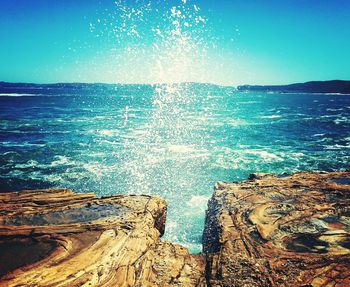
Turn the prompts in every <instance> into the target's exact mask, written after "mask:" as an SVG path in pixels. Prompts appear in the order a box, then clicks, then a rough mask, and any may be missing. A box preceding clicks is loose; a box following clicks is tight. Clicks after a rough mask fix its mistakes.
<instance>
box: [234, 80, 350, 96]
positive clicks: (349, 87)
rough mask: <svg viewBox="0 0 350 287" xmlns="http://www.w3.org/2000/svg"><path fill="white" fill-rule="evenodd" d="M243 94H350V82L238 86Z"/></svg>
mask: <svg viewBox="0 0 350 287" xmlns="http://www.w3.org/2000/svg"><path fill="white" fill-rule="evenodd" d="M237 90H238V91H242V92H279V93H339V94H350V81H341V80H334V81H314V82H306V83H298V84H291V85H280V86H274V85H272V86H255V85H253V86H251V85H244V86H238V87H237Z"/></svg>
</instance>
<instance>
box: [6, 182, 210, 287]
mask: <svg viewBox="0 0 350 287" xmlns="http://www.w3.org/2000/svg"><path fill="white" fill-rule="evenodd" d="M0 210H1V211H0V276H1V278H0V286H8V287H10V286H204V285H205V284H204V276H203V273H204V260H203V258H202V257H200V256H195V255H190V254H189V253H188V251H187V249H185V248H183V247H181V246H177V245H173V244H171V243H168V242H161V241H160V239H159V238H160V235H161V234H162V233H163V232H164V228H165V217H166V203H165V202H164V200H162V199H160V198H157V197H150V196H131V195H130V196H125V195H117V196H111V197H107V198H101V199H98V198H95V196H94V195H93V194H74V193H72V192H71V191H69V190H65V189H48V190H36V191H23V192H20V193H3V194H0Z"/></svg>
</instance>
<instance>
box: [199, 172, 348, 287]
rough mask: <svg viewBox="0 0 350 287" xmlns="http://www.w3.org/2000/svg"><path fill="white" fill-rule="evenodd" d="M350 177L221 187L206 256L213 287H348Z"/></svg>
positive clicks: (299, 176) (311, 176) (302, 176)
mask: <svg viewBox="0 0 350 287" xmlns="http://www.w3.org/2000/svg"><path fill="white" fill-rule="evenodd" d="M349 227H350V172H334V173H303V172H301V173H296V174H293V175H291V176H280V177H275V176H272V175H269V174H258V175H252V176H250V177H249V179H248V180H247V181H244V182H241V183H218V184H217V185H216V188H215V193H214V195H213V197H212V199H211V200H210V202H209V204H208V212H207V216H206V226H205V231H204V236H203V241H204V242H203V249H204V252H205V254H206V259H207V275H206V276H207V279H208V284H209V286H240V287H241V286H350V229H349Z"/></svg>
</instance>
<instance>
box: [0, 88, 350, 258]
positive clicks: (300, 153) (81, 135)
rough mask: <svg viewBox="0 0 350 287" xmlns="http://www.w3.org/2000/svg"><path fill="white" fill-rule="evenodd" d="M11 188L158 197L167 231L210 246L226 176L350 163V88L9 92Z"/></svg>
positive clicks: (3, 94)
mask: <svg viewBox="0 0 350 287" xmlns="http://www.w3.org/2000/svg"><path fill="white" fill-rule="evenodd" d="M0 162H1V163H0V190H1V192H6V191H17V190H22V189H33V188H47V187H64V188H71V189H73V190H75V191H76V192H95V193H96V194H97V195H98V196H105V195H110V194H125V193H132V194H152V195H159V196H161V197H163V198H164V199H166V200H167V202H168V205H169V209H168V217H167V228H166V234H165V239H168V240H171V241H173V242H177V243H181V244H183V245H185V246H187V247H189V248H190V250H191V251H192V252H199V251H200V250H201V237H202V231H203V225H204V216H205V209H206V205H207V200H208V199H209V198H210V196H211V195H212V192H213V186H214V184H215V182H216V181H237V180H242V179H245V178H246V177H247V176H248V175H249V174H250V173H253V172H271V173H276V174H284V173H291V172H295V171H300V170H312V171H332V170H339V169H349V168H350V96H348V95H326V94H277V93H275V94H267V93H238V92H236V91H235V89H234V88H230V87H220V86H215V85H206V84H181V85H158V86H150V85H115V86H103V85H91V86H87V87H84V88H81V87H78V86H77V87H75V86H69V87H51V88H47V87H44V86H33V87H17V88H16V87H15V88H11V89H6V90H0Z"/></svg>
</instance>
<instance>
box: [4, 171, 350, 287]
mask: <svg viewBox="0 0 350 287" xmlns="http://www.w3.org/2000/svg"><path fill="white" fill-rule="evenodd" d="M349 195H350V172H334V173H296V174H293V175H290V176H288V175H282V176H278V177H275V176H273V175H270V174H255V175H252V176H250V177H249V179H248V180H246V181H243V182H240V183H217V185H216V187H215V193H214V195H213V197H212V199H211V200H210V201H209V204H208V211H207V216H206V225H205V231H204V235H203V251H204V254H203V255H191V254H189V253H188V250H187V249H186V248H184V247H181V246H179V245H175V244H172V243H170V242H163V241H161V240H160V236H161V235H162V234H163V232H164V229H165V219H166V203H165V202H164V200H162V199H160V198H157V197H151V196H132V195H117V196H110V197H105V198H96V197H95V196H94V195H93V194H74V193H73V192H71V191H69V190H66V189H48V190H34V191H23V192H19V193H2V194H0V286H1V287H4V286H6V287H8V286H9V287H10V286H11V287H12V286H125V287H126V286H146V287H147V286H169V287H170V286H184V287H185V286H203V287H205V286H240V287H241V286H249V287H253V286H262V287H265V286H282V287H283V286H293V287H294V286H304V287H306V286H314V287H316V286H338V287H340V286H350V271H349V270H350V234H349V233H350V228H349V225H350V219H349V217H350V204H349V203H350V197H349Z"/></svg>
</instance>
